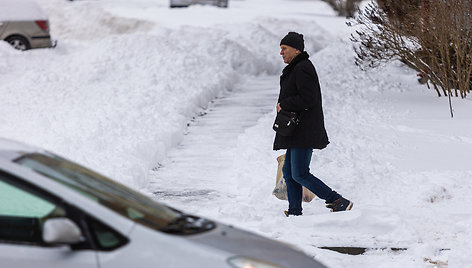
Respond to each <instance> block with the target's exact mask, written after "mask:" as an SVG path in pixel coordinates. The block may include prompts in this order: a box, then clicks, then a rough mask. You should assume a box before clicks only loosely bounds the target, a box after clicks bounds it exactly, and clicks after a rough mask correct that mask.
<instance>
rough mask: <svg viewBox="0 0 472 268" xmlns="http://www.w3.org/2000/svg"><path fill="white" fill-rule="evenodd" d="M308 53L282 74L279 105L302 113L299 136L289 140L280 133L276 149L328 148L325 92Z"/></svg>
mask: <svg viewBox="0 0 472 268" xmlns="http://www.w3.org/2000/svg"><path fill="white" fill-rule="evenodd" d="M308 57H309V56H308V53H306V52H303V53H301V54H299V55H298V56H296V57H295V58H294V59H293V60H292V61H291V62H290V63H289V64H288V65H287V66H286V67H285V68H284V70H283V71H282V75H281V76H280V93H279V99H278V102H279V103H280V107H282V110H286V111H290V112H297V113H299V114H301V116H302V118H301V122H300V124H299V125H298V126H297V128H296V129H295V134H294V135H293V136H290V137H285V136H281V135H278V134H276V135H275V140H274V150H279V149H288V148H314V149H323V148H325V147H326V146H327V145H328V143H329V141H328V134H327V133H326V129H325V126H324V116H323V107H322V104H321V90H320V84H319V82H318V75H317V74H316V70H315V67H314V66H313V64H312V63H311V61H310V60H309V59H308Z"/></svg>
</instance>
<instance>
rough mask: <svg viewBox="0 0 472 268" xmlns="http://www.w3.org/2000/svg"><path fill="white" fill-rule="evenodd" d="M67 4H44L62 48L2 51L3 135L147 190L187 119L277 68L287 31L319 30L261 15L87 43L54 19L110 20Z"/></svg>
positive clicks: (317, 44) (318, 44)
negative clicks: (280, 45) (241, 84)
mask: <svg viewBox="0 0 472 268" xmlns="http://www.w3.org/2000/svg"><path fill="white" fill-rule="evenodd" d="M56 4H57V5H56ZM66 4H67V5H71V3H70V2H66V1H60V0H57V1H55V2H54V3H50V2H47V3H45V7H47V10H48V11H49V14H50V16H51V21H52V22H53V21H56V24H53V23H51V29H52V30H51V31H52V35H53V37H55V38H58V39H59V45H58V47H57V48H56V49H45V50H35V51H33V50H31V51H27V52H24V53H21V54H18V53H15V54H12V55H8V54H5V55H3V57H2V58H3V62H8V63H9V69H8V70H5V72H3V73H2V76H3V79H2V81H4V83H3V84H2V85H1V86H0V92H1V94H2V96H5V97H4V98H2V100H1V101H2V104H1V105H0V112H1V113H2V114H3V116H2V119H1V124H0V133H1V135H2V136H5V137H10V138H15V139H18V140H22V141H25V142H28V143H32V144H36V145H39V146H44V147H46V148H49V149H50V150H53V151H56V152H58V153H61V154H63V155H66V156H69V157H71V158H73V159H75V160H76V161H79V162H81V163H84V164H86V165H88V166H91V167H92V168H96V169H98V170H99V171H101V172H103V173H105V174H107V175H109V176H111V177H113V178H115V179H117V180H119V181H121V182H124V183H126V184H128V185H130V186H133V187H138V188H142V187H145V185H146V184H147V179H146V176H147V172H148V170H150V169H152V168H153V167H154V166H155V165H156V164H157V163H158V162H159V161H161V160H162V159H163V158H164V157H165V154H166V152H167V150H168V149H169V148H171V147H173V146H175V145H176V144H177V143H178V142H179V141H180V140H181V138H182V135H183V132H184V130H185V127H186V124H187V122H188V120H189V119H190V118H191V117H192V116H193V115H195V114H196V113H197V112H198V111H199V110H201V109H202V108H203V107H205V106H206V104H207V103H208V102H209V101H210V100H212V99H213V98H215V97H216V96H218V95H219V94H221V93H222V92H225V91H228V90H229V91H230V90H231V89H232V88H233V85H234V84H235V83H237V82H238V81H239V80H240V79H241V77H242V76H247V75H259V74H263V73H265V74H277V73H278V72H279V71H280V68H281V66H282V65H281V64H282V63H281V62H280V61H279V58H278V57H279V56H278V43H279V42H280V40H279V38H280V36H281V35H283V34H284V33H286V32H287V31H288V29H289V28H293V27H297V26H298V27H300V28H304V29H306V30H307V31H311V32H316V31H317V28H319V27H317V25H314V24H312V25H310V26H304V24H303V23H302V22H298V21H295V20H282V19H272V18H260V19H257V20H255V21H250V22H245V23H239V24H230V25H218V26H215V27H211V28H209V27H200V26H188V25H186V26H178V27H177V28H165V27H162V26H160V27H156V28H153V29H150V30H149V31H148V32H145V33H141V32H133V33H128V34H122V35H117V34H112V33H111V32H104V33H103V35H101V37H102V38H101V39H93V41H92V42H84V41H83V39H84V37H86V36H87V35H85V34H84V32H83V31H82V30H80V27H79V30H78V31H77V35H76V36H75V37H73V36H72V35H73V33H74V31H73V29H74V28H73V25H71V24H69V23H70V22H67V21H65V25H68V26H69V28H64V26H60V25H61V24H60V23H58V21H57V20H58V18H63V16H64V13H65V14H67V16H68V17H71V18H72V19H71V21H78V20H80V19H79V18H82V16H84V14H88V16H91V18H98V17H100V16H99V15H100V14H102V13H103V14H105V16H108V17H109V16H111V15H110V14H109V13H108V12H106V11H104V9H102V8H101V6H100V4H99V3H97V2H84V3H82V2H77V5H75V3H73V4H74V5H73V6H65V5H66ZM92 5H94V6H93V7H94V9H92V8H91V6H92ZM63 7H66V8H65V9H64V10H65V12H63V9H61V8H63ZM72 7H73V8H74V12H75V13H76V14H75V15H74V13H73V12H72V11H71V10H70V9H71V8H72ZM200 8H201V9H203V10H205V9H208V10H212V9H213V8H212V7H200ZM89 10H93V11H91V12H89ZM100 10H101V11H100ZM166 10H167V8H166ZM100 12H102V13H100ZM90 14H92V15H90ZM82 19H83V18H82ZM120 20H121V18H117V19H116V21H120ZM127 20H131V19H127ZM147 24H152V23H151V22H148V23H147ZM55 25H58V27H57V29H58V30H57V34H56V32H55V31H56V26H55ZM86 25H88V26H90V24H87V23H86ZM100 27H102V26H100V24H99V26H98V29H100ZM91 29H93V28H91ZM91 33H92V34H94V33H95V32H94V31H93V30H91ZM318 36H319V38H318V40H311V41H308V42H307V47H308V48H310V47H321V46H323V45H324V44H323V42H324V41H325V40H326V38H325V37H324V33H323V32H320V33H319V35H318ZM4 50H5V49H2V51H4ZM2 65H3V64H2ZM5 66H6V65H5ZM18 78H21V79H18ZM32 131H33V132H34V134H35V135H31V133H32Z"/></svg>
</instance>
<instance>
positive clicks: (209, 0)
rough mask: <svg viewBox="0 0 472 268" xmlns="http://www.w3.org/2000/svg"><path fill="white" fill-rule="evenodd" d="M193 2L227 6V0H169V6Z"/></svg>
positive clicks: (182, 5)
mask: <svg viewBox="0 0 472 268" xmlns="http://www.w3.org/2000/svg"><path fill="white" fill-rule="evenodd" d="M195 4H199V5H212V6H217V7H225V8H226V7H228V0H170V7H188V6H190V5H195Z"/></svg>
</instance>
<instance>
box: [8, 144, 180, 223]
mask: <svg viewBox="0 0 472 268" xmlns="http://www.w3.org/2000/svg"><path fill="white" fill-rule="evenodd" d="M15 162H16V163H18V164H20V165H22V166H24V167H27V168H30V169H31V170H33V171H35V172H37V173H40V174H42V175H44V176H46V177H49V178H51V179H53V180H55V181H57V182H59V183H61V184H63V185H65V186H67V187H69V188H71V189H73V190H74V191H76V192H78V193H80V194H82V195H84V196H86V197H87V198H90V199H92V200H94V201H95V202H98V203H100V204H101V205H103V206H105V207H107V208H109V209H111V210H113V211H115V212H117V213H119V214H121V215H123V216H125V217H127V218H128V219H131V220H133V221H134V222H137V223H140V224H143V225H145V226H148V227H150V228H153V229H156V230H160V231H165V230H166V228H167V226H168V225H169V224H171V223H173V222H175V220H176V219H179V218H181V217H182V214H181V213H180V212H178V211H176V210H174V209H171V208H169V207H167V206H165V205H162V204H159V203H157V202H155V201H153V200H151V199H150V198H148V197H146V196H144V195H143V194H140V193H138V192H136V191H134V190H132V189H130V188H128V187H126V186H124V185H122V184H119V183H117V182H115V181H113V180H111V179H108V178H106V177H104V176H102V175H100V174H97V173H96V172H93V171H91V170H89V169H87V168H84V167H82V166H80V165H77V164H75V163H72V162H70V161H68V160H66V159H63V158H61V157H58V156H56V155H52V154H51V155H45V154H40V153H33V154H27V155H23V156H22V157H20V158H18V159H16V160H15Z"/></svg>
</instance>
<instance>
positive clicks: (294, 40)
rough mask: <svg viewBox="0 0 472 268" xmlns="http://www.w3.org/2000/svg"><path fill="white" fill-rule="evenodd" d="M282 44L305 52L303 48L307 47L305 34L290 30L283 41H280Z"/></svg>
mask: <svg viewBox="0 0 472 268" xmlns="http://www.w3.org/2000/svg"><path fill="white" fill-rule="evenodd" d="M280 45H287V46H291V47H293V48H296V49H298V50H300V51H302V52H303V50H304V49H305V44H304V41H303V34H299V33H296V32H289V33H288V34H287V35H286V36H285V37H284V38H282V41H280Z"/></svg>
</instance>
